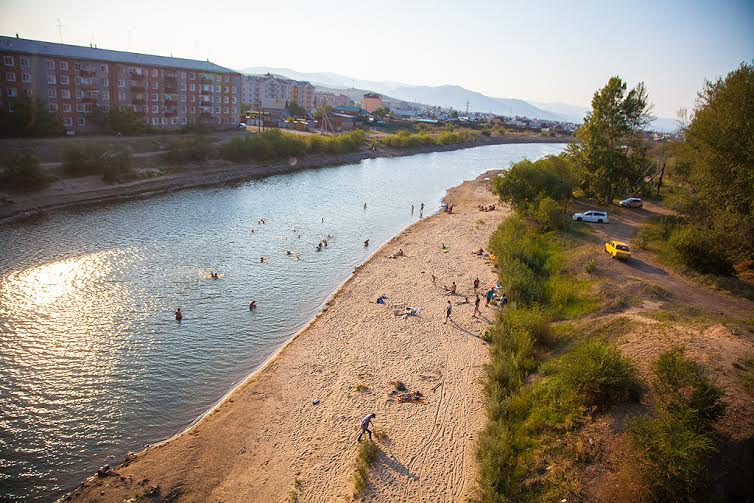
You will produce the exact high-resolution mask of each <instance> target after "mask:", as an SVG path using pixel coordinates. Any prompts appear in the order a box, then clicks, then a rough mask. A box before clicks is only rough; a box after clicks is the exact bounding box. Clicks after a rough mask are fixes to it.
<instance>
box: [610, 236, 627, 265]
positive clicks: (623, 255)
mask: <svg viewBox="0 0 754 503" xmlns="http://www.w3.org/2000/svg"><path fill="white" fill-rule="evenodd" d="M605 252H607V253H609V254H610V257H611V258H617V259H619V260H628V259H629V258H631V250H629V249H628V245H627V244H626V243H624V242H623V241H616V240H612V241H608V242H607V243H605Z"/></svg>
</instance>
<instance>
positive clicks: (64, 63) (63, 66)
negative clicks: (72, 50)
mask: <svg viewBox="0 0 754 503" xmlns="http://www.w3.org/2000/svg"><path fill="white" fill-rule="evenodd" d="M60 69H61V70H63V71H68V61H61V62H60Z"/></svg>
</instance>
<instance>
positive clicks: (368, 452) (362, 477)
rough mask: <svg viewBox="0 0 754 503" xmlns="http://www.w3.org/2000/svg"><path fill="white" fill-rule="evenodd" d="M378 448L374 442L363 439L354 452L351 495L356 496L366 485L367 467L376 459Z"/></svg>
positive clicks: (359, 494)
mask: <svg viewBox="0 0 754 503" xmlns="http://www.w3.org/2000/svg"><path fill="white" fill-rule="evenodd" d="M379 452H380V448H379V447H378V446H377V444H375V443H374V442H369V441H365V442H363V443H361V444H360V445H359V450H358V452H357V453H356V469H355V470H354V472H353V496H354V498H358V497H359V496H361V494H362V493H363V492H364V489H366V487H367V483H368V475H369V467H370V466H371V464H372V463H374V461H375V460H376V459H377V455H378V454H379Z"/></svg>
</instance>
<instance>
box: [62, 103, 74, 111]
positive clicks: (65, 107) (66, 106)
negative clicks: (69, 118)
mask: <svg viewBox="0 0 754 503" xmlns="http://www.w3.org/2000/svg"><path fill="white" fill-rule="evenodd" d="M72 110H73V107H72V106H71V104H70V103H63V111H64V112H71V111H72Z"/></svg>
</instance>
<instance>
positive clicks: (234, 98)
mask: <svg viewBox="0 0 754 503" xmlns="http://www.w3.org/2000/svg"><path fill="white" fill-rule="evenodd" d="M231 102H232V103H233V104H234V105H235V104H236V103H238V98H236V97H235V96H233V99H232V100H231Z"/></svg>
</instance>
